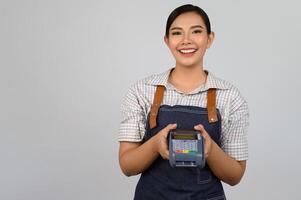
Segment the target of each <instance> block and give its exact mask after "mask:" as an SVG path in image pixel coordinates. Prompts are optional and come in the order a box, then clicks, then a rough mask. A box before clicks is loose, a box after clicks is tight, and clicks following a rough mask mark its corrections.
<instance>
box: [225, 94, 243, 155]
mask: <svg viewBox="0 0 301 200" xmlns="http://www.w3.org/2000/svg"><path fill="white" fill-rule="evenodd" d="M233 93H234V95H233V96H232V97H233V99H231V101H230V104H229V106H230V107H229V116H228V118H227V122H226V125H225V127H224V128H223V129H222V138H221V147H222V149H223V150H224V151H225V152H226V153H227V154H228V155H229V156H231V157H233V158H234V159H236V160H247V159H248V141H247V129H248V126H249V108H248V104H247V102H246V101H245V99H244V98H243V97H242V95H241V94H240V92H239V91H238V90H235V91H233Z"/></svg>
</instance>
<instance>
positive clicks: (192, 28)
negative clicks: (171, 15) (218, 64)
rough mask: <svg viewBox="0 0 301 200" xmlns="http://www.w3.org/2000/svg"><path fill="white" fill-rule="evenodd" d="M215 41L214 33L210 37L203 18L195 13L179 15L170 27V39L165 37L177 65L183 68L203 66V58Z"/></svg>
mask: <svg viewBox="0 0 301 200" xmlns="http://www.w3.org/2000/svg"><path fill="white" fill-rule="evenodd" d="M213 39H214V33H213V32H211V34H209V35H208V33H207V29H206V26H205V23H204V21H203V19H202V17H201V16H200V15H198V14H196V13H194V12H187V13H183V14H181V15H179V16H178V17H177V18H176V19H175V20H174V21H173V23H172V24H171V26H170V29H169V37H168V38H167V37H166V36H165V37H164V41H165V43H166V44H167V46H168V48H169V49H170V51H171V53H172V54H173V56H174V57H175V59H176V64H177V65H181V66H200V65H203V56H204V54H205V52H206V49H207V48H209V47H210V46H211V44H212V42H213Z"/></svg>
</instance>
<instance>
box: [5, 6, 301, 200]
mask: <svg viewBox="0 0 301 200" xmlns="http://www.w3.org/2000/svg"><path fill="white" fill-rule="evenodd" d="M185 3H193V4H196V5H198V6H200V7H202V8H203V9H204V10H205V11H206V12H207V13H208V15H209V17H210V20H211V24H212V30H213V31H214V32H215V33H216V40H215V42H214V44H213V47H212V48H210V50H209V51H208V52H207V55H206V58H205V68H206V69H208V70H210V71H211V72H213V73H214V74H215V75H216V76H218V77H221V78H223V79H225V80H228V81H230V82H231V83H233V84H234V85H236V86H237V87H238V88H239V89H240V91H241V92H242V94H243V96H244V97H245V98H246V99H247V101H248V103H249V106H250V112H251V119H250V128H249V132H248V138H249V153H250V158H249V160H248V167H247V171H246V174H245V176H244V178H243V180H242V182H241V183H240V184H239V185H237V186H234V187H230V186H227V185H225V190H226V194H227V196H228V199H230V200H241V199H244V200H254V199H256V200H266V199H274V200H276V199H279V200H282V199H294V200H297V199H301V194H300V191H299V190H300V189H299V188H300V186H299V185H300V184H299V180H300V178H301V173H300V168H301V164H300V153H301V151H300V150H301V147H300V139H301V136H300V134H301V133H300V128H299V123H300V122H299V121H300V117H299V114H300V111H301V106H300V100H301V99H300V90H301V81H300V72H301V70H300V67H301V61H300V43H301V42H300V35H301V25H300V24H301V23H300V19H301V14H300V11H299V10H300V9H299V8H300V3H299V1H297V0H295V1H293V0H287V1H272V0H265V1H261V0H253V1H234V0H228V1H217V0H210V1H209V0H207V1H171V0H169V1H159V0H157V1H138V0H137V1H109V0H107V1H99V0H94V1H92V0H86V1H84V0H47V1H46V0H44V1H43V0H39V1H38V0H27V1H22V0H10V1H8V0H1V1H0V158H1V159H0V199H3V200H54V199H55V200H69V199H70V200H99V199H131V198H132V197H133V192H134V189H135V185H136V182H137V180H138V176H136V177H130V178H129V177H125V176H124V175H123V174H122V173H121V170H120V168H119V164H118V145H119V143H118V142H117V137H118V128H119V122H120V119H121V114H120V104H121V100H122V97H123V96H124V95H125V93H126V90H127V88H128V87H129V86H130V85H131V84H133V83H134V82H135V81H136V80H139V79H141V78H143V77H145V76H148V75H151V74H154V73H161V72H163V71H165V70H167V69H168V68H170V67H172V66H173V65H174V60H173V57H172V55H171V54H170V52H169V50H168V49H167V47H166V46H165V44H164V42H163V35H164V31H165V23H166V19H167V17H168V15H169V13H170V12H171V11H172V10H173V9H174V8H176V7H177V6H180V5H182V4H185Z"/></svg>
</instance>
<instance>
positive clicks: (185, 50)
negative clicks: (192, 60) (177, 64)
mask: <svg viewBox="0 0 301 200" xmlns="http://www.w3.org/2000/svg"><path fill="white" fill-rule="evenodd" d="M195 51H196V49H182V50H180V52H181V53H193V52H195Z"/></svg>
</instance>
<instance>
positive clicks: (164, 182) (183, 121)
mask: <svg viewBox="0 0 301 200" xmlns="http://www.w3.org/2000/svg"><path fill="white" fill-rule="evenodd" d="M155 96H156V95H155ZM216 113H217V120H216V122H214V123H212V122H209V121H208V109H207V108H203V107H197V106H183V105H175V106H169V105H160V106H158V111H157V112H156V126H155V127H154V128H152V127H151V126H150V118H151V117H150V116H151V114H150V113H148V116H147V124H146V132H145V136H144V141H147V140H148V139H150V138H151V137H153V136H154V135H155V134H157V133H158V132H159V131H160V130H161V129H163V128H164V127H166V126H167V125H168V124H173V123H177V129H189V130H194V126H195V125H197V124H202V125H203V126H204V128H205V130H206V131H207V132H208V134H209V135H210V136H211V138H212V139H213V140H214V141H215V142H216V143H217V144H218V145H220V135H221V118H220V113H219V111H218V109H216ZM161 199H162V200H225V199H226V197H225V195H224V190H223V187H222V184H221V182H220V180H219V179H218V178H217V177H216V176H214V174H213V173H212V172H211V170H210V168H209V167H208V165H205V167H204V168H203V169H199V168H191V167H175V168H172V167H171V166H170V165H169V161H168V160H164V159H163V158H162V157H161V156H159V157H158V158H157V159H156V160H155V161H154V162H153V163H152V165H151V166H150V167H149V168H148V169H147V170H145V171H144V172H142V174H141V176H140V179H139V181H138V184H137V186H136V190H135V197H134V200H161Z"/></svg>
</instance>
